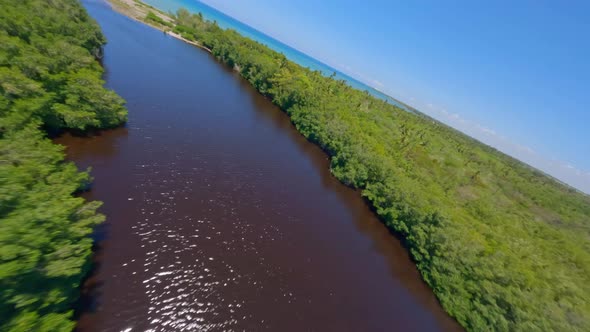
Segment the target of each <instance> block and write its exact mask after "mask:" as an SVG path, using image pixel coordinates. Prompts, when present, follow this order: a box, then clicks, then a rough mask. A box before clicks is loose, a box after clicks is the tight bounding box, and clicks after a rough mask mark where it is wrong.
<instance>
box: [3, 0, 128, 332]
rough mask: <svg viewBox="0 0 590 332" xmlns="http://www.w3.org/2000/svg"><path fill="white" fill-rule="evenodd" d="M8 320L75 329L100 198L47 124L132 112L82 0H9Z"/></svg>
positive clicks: (86, 122) (120, 118) (74, 125)
mask: <svg viewBox="0 0 590 332" xmlns="http://www.w3.org/2000/svg"><path fill="white" fill-rule="evenodd" d="M0 8H2V10H1V11H0V330H2V331H71V330H72V329H73V326H74V322H73V321H72V304H73V302H74V301H75V300H76V299H77V298H78V293H79V286H80V282H81V280H82V278H83V276H84V275H85V273H86V272H87V271H88V268H89V257H90V255H91V247H92V239H91V238H90V237H89V235H90V234H91V232H92V230H93V227H94V226H95V225H97V224H98V223H100V222H101V221H102V220H103V219H104V216H102V215H100V214H97V213H96V209H97V208H98V207H99V206H100V202H86V201H85V200H84V199H82V198H79V197H75V196H73V194H75V193H76V192H78V191H80V190H82V189H84V188H86V187H87V186H88V184H89V182H90V180H91V179H90V176H89V174H88V172H80V171H78V169H77V168H76V166H75V165H74V164H72V163H70V162H65V161H64V151H63V150H64V149H63V147H61V146H59V145H55V144H53V143H52V142H51V141H50V140H49V139H48V138H47V135H46V132H45V131H47V130H51V131H57V130H63V129H69V130H76V131H79V132H81V131H84V130H88V129H91V128H109V127H114V126H118V125H120V124H122V123H123V122H125V121H126V119H127V111H126V109H125V107H124V103H123V100H122V99H121V98H120V97H119V96H117V95H116V94H115V93H114V92H112V91H109V90H106V89H105V88H103V84H104V82H103V81H102V79H101V76H102V74H103V70H102V67H101V66H100V65H99V63H98V62H97V59H96V57H97V56H99V55H100V54H101V47H102V45H103V44H104V43H105V42H106V40H105V38H104V36H103V35H102V33H101V31H100V28H99V27H98V25H97V24H96V22H94V21H93V20H92V19H91V18H90V17H89V16H88V14H87V13H86V11H85V9H84V8H83V7H82V6H81V5H80V3H79V2H78V1H76V0H51V1H46V0H0Z"/></svg>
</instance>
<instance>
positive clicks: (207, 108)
mask: <svg viewBox="0 0 590 332" xmlns="http://www.w3.org/2000/svg"><path fill="white" fill-rule="evenodd" d="M84 4H85V6H86V7H87V8H88V10H89V12H90V13H91V15H92V16H93V17H94V18H95V19H96V20H97V21H98V22H99V23H100V25H101V26H102V28H103V30H104V32H105V34H106V36H107V38H108V40H109V44H108V45H107V46H106V48H105V58H104V61H103V63H104V66H105V68H106V76H105V79H106V81H107V85H108V87H109V88H112V89H114V90H115V91H116V92H117V93H119V94H120V95H121V96H123V97H124V98H125V99H126V100H127V102H128V108H129V115H130V116H129V123H128V124H127V126H126V127H125V128H120V129H116V130H112V131H105V132H102V133H100V134H97V135H95V136H93V137H85V138H81V137H72V136H70V135H65V136H63V137H60V138H58V139H57V140H56V141H57V142H58V143H60V144H63V145H65V146H66V147H67V150H66V151H67V154H68V157H69V159H70V160H73V161H75V162H76V163H77V164H78V165H79V167H80V168H86V167H92V175H93V176H94V179H95V180H94V185H93V188H92V190H91V191H90V192H89V193H86V194H85V197H86V198H88V199H91V200H101V201H103V202H104V206H103V207H102V208H101V211H102V212H103V213H104V214H106V216H107V221H106V222H105V223H104V225H102V226H100V227H99V228H98V229H97V232H96V235H95V236H96V239H97V246H96V254H95V258H94V263H95V269H94V271H93V273H92V275H91V276H90V277H89V279H88V280H87V281H86V282H85V284H84V287H83V299H82V301H81V303H80V304H79V309H78V312H79V313H78V315H79V324H78V330H79V331H221V330H235V331H261V330H270V331H443V330H458V329H459V327H458V325H457V324H456V323H455V322H454V321H453V320H452V319H451V318H449V317H448V316H447V315H446V314H445V313H444V311H443V310H442V309H441V307H440V305H439V304H438V302H437V301H436V299H435V297H434V295H433V293H432V291H431V290H430V289H429V288H428V287H427V286H426V285H425V284H424V283H423V281H422V280H421V279H420V275H419V273H418V272H417V270H416V268H415V266H414V264H413V263H412V262H411V260H410V259H409V257H408V254H407V251H406V250H405V249H404V248H403V247H402V246H401V244H400V242H399V241H398V240H397V239H396V238H395V237H394V236H393V235H391V234H390V233H389V232H388V230H387V229H386V228H385V226H383V225H382V224H381V223H380V222H379V220H378V219H377V218H376V217H375V215H374V214H373V213H372V212H371V211H370V209H369V208H368V207H367V205H366V204H365V203H364V201H363V200H362V199H361V197H360V194H359V193H358V192H355V191H353V190H351V189H349V188H347V187H345V186H343V185H341V184H340V183H339V182H338V181H337V180H335V179H334V178H333V177H332V176H331V175H330V172H329V162H328V160H327V157H326V155H325V154H324V153H323V152H322V151H321V150H320V149H319V148H317V147H316V146H314V145H312V144H311V143H309V142H307V141H306V140H305V139H304V138H303V137H302V136H300V135H299V134H298V133H297V131H296V130H295V129H294V128H293V126H292V125H291V123H290V122H289V119H288V117H287V116H286V115H285V114H284V113H282V112H281V111H280V110H279V109H277V108H276V107H275V106H273V105H272V104H271V103H270V102H269V101H268V100H266V99H264V98H263V97H262V96H260V95H259V94H258V93H257V92H256V91H255V90H254V89H253V88H252V87H250V86H249V85H248V83H247V82H245V81H244V80H242V79H240V77H239V76H238V75H237V74H235V73H233V72H231V71H230V70H228V69H227V68H225V67H224V66H222V65H220V64H219V63H217V62H216V61H215V60H214V59H213V58H212V57H211V56H210V55H209V54H207V53H206V52H204V51H202V50H200V49H197V48H195V47H192V46H190V45H187V44H184V43H182V42H180V41H178V40H175V39H173V38H171V37H169V36H166V35H165V34H163V33H162V32H160V31H157V30H154V29H152V28H149V27H147V26H144V25H142V24H140V23H137V22H135V21H132V20H130V19H128V18H126V17H124V16H121V15H120V14H117V13H115V12H113V11H112V10H111V9H110V8H109V7H108V6H106V5H105V4H104V3H102V2H97V1H84Z"/></svg>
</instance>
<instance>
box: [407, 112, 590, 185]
mask: <svg viewBox="0 0 590 332" xmlns="http://www.w3.org/2000/svg"><path fill="white" fill-rule="evenodd" d="M418 106H419V105H418ZM421 109H422V110H423V111H424V112H425V113H427V114H428V115H430V116H432V117H434V118H436V119H438V120H440V121H442V122H443V123H446V124H447V125H449V126H451V127H453V128H455V129H457V130H460V131H462V132H464V133H465V134H467V135H469V136H471V137H474V138H476V139H478V140H480V141H482V142H483V143H485V144H488V145H490V146H492V147H494V148H496V149H498V150H500V151H502V152H504V153H506V154H508V155H510V156H513V157H515V158H517V159H519V160H521V161H523V162H525V163H527V164H529V165H531V166H533V167H536V168H538V169H540V170H542V171H543V172H545V173H547V174H550V175H552V176H553V177H555V178H557V179H559V180H560V181H563V182H564V183H567V184H569V185H571V186H572V187H574V188H577V189H579V190H581V191H583V192H585V193H587V194H590V172H588V171H585V170H581V169H579V168H577V167H576V166H575V165H572V164H571V163H567V162H564V161H559V160H555V159H551V158H548V157H546V156H543V155H541V154H540V153H538V152H536V151H535V150H533V149H532V148H530V147H528V146H525V145H522V144H519V143H516V142H513V141H511V140H510V139H508V138H507V137H505V136H503V135H500V134H499V133H497V132H496V131H495V130H493V129H490V128H488V127H485V126H483V125H481V124H478V123H475V122H473V121H470V120H467V119H464V118H463V117H461V116H460V115H459V114H458V113H450V112H449V111H447V109H445V108H442V107H437V106H436V105H434V104H432V103H425V104H424V105H423V107H421Z"/></svg>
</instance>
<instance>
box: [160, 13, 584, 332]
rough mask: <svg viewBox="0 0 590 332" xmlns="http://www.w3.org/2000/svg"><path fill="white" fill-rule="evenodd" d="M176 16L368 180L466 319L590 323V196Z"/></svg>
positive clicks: (488, 326) (179, 29) (428, 274)
mask: <svg viewBox="0 0 590 332" xmlns="http://www.w3.org/2000/svg"><path fill="white" fill-rule="evenodd" d="M174 18H175V23H176V25H175V26H174V27H173V30H174V32H176V33H179V34H180V35H182V36H183V37H184V38H186V39H188V40H192V41H196V42H198V43H200V44H202V45H203V46H205V47H207V48H209V49H211V50H212V53H213V55H214V56H215V57H216V58H217V59H219V60H220V61H222V62H223V63H225V64H227V65H228V66H230V67H232V68H234V69H235V70H236V71H238V72H239V73H240V75H241V76H242V77H244V78H245V79H246V80H248V81H249V82H250V83H251V84H252V85H253V86H254V87H255V88H256V89H258V91H260V93H262V94H263V95H265V96H267V97H268V98H269V99H270V100H272V102H273V103H275V104H276V105H278V106H279V107H280V108H281V109H283V110H284V111H285V112H287V114H289V116H290V117H291V120H292V122H293V123H294V124H295V126H296V127H297V129H298V130H299V131H300V132H301V133H302V134H303V135H305V137H307V138H308V139H309V140H310V141H312V142H314V143H316V144H318V145H319V146H321V147H322V148H323V149H324V150H325V151H326V152H327V153H328V154H329V155H330V157H331V170H332V173H333V174H334V176H336V177H337V178H338V179H339V180H340V181H342V182H343V183H345V184H347V185H349V186H351V187H354V188H360V189H362V193H363V196H364V197H366V199H367V200H368V201H369V202H370V203H371V204H372V206H373V207H374V208H375V210H376V212H377V214H378V215H379V216H380V217H381V219H382V220H383V222H384V223H385V224H386V225H387V226H388V227H390V228H391V229H392V230H394V231H395V232H397V233H398V234H401V235H402V236H403V238H404V241H405V244H406V245H407V247H408V248H409V250H410V251H411V255H412V257H413V259H414V260H415V262H416V264H417V266H418V268H419V270H420V272H421V273H422V276H423V278H424V280H426V282H427V283H428V284H429V285H430V286H431V287H432V289H433V290H434V293H435V294H436V296H437V297H438V299H439V300H440V302H441V304H442V306H443V307H444V309H445V310H446V311H447V312H448V313H449V314H450V315H451V316H453V317H455V318H456V319H457V320H458V321H459V323H461V324H462V325H463V326H464V327H465V328H467V329H468V330H471V331H489V330H497V331H538V330H544V331H550V330H553V331H590V198H589V197H588V196H585V195H583V194H580V193H579V192H576V191H575V190H574V189H572V188H569V187H567V186H564V185H562V184H560V183H558V182H557V181H555V180H553V179H551V178H549V177H547V176H545V175H544V174H542V173H541V172H539V171H537V170H534V169H532V168H531V167H528V166H527V165H525V164H523V163H521V162H519V161H516V160H515V159H513V158H510V157H508V156H506V155H504V154H502V153H500V152H498V151H496V150H494V149H493V148H490V147H488V146H486V145H484V144H481V143H479V142H477V141H475V140H473V139H471V138H469V137H467V136H465V135H463V134H461V133H458V132H457V131H455V130H453V129H451V128H449V127H447V126H445V125H443V124H441V123H439V122H436V121H433V120H432V119H430V118H428V117H426V116H423V115H420V114H416V113H411V112H406V111H404V110H402V109H400V108H398V107H396V106H394V105H391V104H388V103H387V102H385V101H383V100H380V99H377V98H374V97H372V96H371V95H369V94H368V93H367V92H363V91H359V90H355V89H353V88H351V87H350V86H348V85H347V84H346V83H345V82H344V81H341V80H336V79H334V77H325V76H323V75H322V74H321V73H320V72H317V71H311V70H309V69H306V68H303V67H301V66H299V65H297V64H295V63H293V62H291V61H289V60H287V59H286V58H285V56H284V55H282V54H279V53H277V52H275V51H273V50H271V49H269V48H268V47H266V46H264V45H261V44H260V43H257V42H255V41H252V40H250V39H248V38H245V37H243V36H241V35H240V34H238V33H237V32H236V31H233V30H223V29H221V28H219V27H218V25H217V24H216V23H212V22H208V21H205V20H204V19H203V17H202V15H196V14H190V13H189V12H188V11H186V10H180V11H178V13H177V14H176V15H175V17H174ZM149 19H150V17H148V20H149ZM151 21H152V23H155V24H157V21H156V20H154V19H153V17H152V19H151ZM163 28H164V29H165V27H163ZM359 273H362V271H359ZM392 314H395V313H392Z"/></svg>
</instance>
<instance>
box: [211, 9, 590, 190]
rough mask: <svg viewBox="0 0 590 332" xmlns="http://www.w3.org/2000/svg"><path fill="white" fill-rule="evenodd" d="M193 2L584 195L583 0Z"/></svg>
mask: <svg viewBox="0 0 590 332" xmlns="http://www.w3.org/2000/svg"><path fill="white" fill-rule="evenodd" d="M203 2H205V3H207V4H208V5H210V6H212V7H214V8H217V9H218V10H220V11H222V12H224V13H226V14H228V15H230V16H232V17H234V18H236V19H238V20H240V21H242V22H244V23H246V24H248V25H250V26H252V27H254V28H256V29H258V30H260V31H262V32H264V33H266V34H268V35H270V36H272V37H274V38H276V39H278V40H280V41H282V42H284V43H286V44H288V45H290V46H292V47H295V48H297V49H299V50H301V51H303V52H305V53H307V54H308V55H311V56H313V57H315V58H317V59H319V60H321V61H323V62H325V63H327V64H329V65H331V66H333V67H335V68H336V69H338V70H341V71H343V72H345V73H346V74H349V75H351V76H353V77H355V78H357V79H359V80H361V81H363V82H365V83H368V84H370V85H372V86H374V87H376V88H378V89H380V90H382V91H384V92H386V93H388V94H390V95H391V96H393V97H395V98H398V99H400V100H402V101H404V102H406V103H408V104H410V105H412V106H414V107H416V108H418V109H419V110H421V111H422V112H424V113H427V114H429V115H431V116H433V117H435V118H438V119H439V120H441V121H443V122H445V123H447V124H450V125H452V126H453V127H456V128H457V129H460V130H462V131H464V132H466V133H467V134H469V135H471V136H474V137H476V138H478V139H480V140H482V141H484V142H485V143H487V144H490V145H492V146H494V147H497V148H499V149H500V150H502V151H504V152H506V153H508V154H511V155H513V156H516V157H517V158H519V159H521V160H523V161H525V162H528V163H530V164H532V165H534V166H536V167H538V168H540V169H542V170H544V171H546V172H548V173H549V174H552V175H553V176H556V177H557V178H559V179H561V180H563V181H565V182H567V183H570V184H572V185H574V186H576V187H577V188H579V189H581V190H583V191H585V192H587V193H590V128H589V127H590V109H589V107H588V106H589V102H588V97H590V2H589V1H579V2H575V1H563V2H562V1H552V2H550V1H540V0H539V1H486V2H483V1H411V2H410V1H403V2H402V1H386V0H365V1H349V0H323V1H317V0H313V1H312V0H297V1H277V0H241V1H230V0H203Z"/></svg>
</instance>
